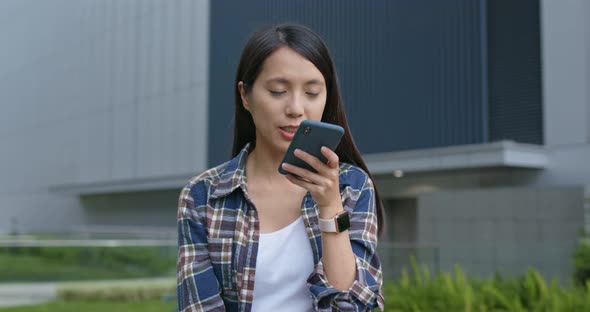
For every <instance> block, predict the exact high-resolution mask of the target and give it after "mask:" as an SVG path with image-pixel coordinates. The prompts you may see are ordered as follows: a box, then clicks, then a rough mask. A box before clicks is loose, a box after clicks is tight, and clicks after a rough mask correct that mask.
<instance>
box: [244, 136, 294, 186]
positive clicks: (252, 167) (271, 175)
mask: <svg viewBox="0 0 590 312" xmlns="http://www.w3.org/2000/svg"><path fill="white" fill-rule="evenodd" d="M261 143H262V142H261V141H257V143H256V147H255V148H254V150H253V151H252V152H251V153H250V154H249V155H248V161H247V162H246V172H247V175H248V178H249V180H253V179H255V180H256V181H259V182H263V183H284V182H288V180H287V179H286V178H285V177H284V176H283V175H282V174H280V173H279V164H280V163H281V160H282V159H283V154H282V153H281V152H279V151H277V150H276V149H274V148H270V147H269V146H266V145H264V144H261Z"/></svg>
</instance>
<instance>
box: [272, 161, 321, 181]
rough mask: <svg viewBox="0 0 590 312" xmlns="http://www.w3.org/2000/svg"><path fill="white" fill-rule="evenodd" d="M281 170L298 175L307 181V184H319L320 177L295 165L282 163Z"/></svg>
mask: <svg viewBox="0 0 590 312" xmlns="http://www.w3.org/2000/svg"><path fill="white" fill-rule="evenodd" d="M282 166H283V169H285V170H287V171H288V172H290V173H292V174H295V175H298V176H299V177H301V178H303V179H305V180H307V181H308V182H309V183H313V184H318V183H320V182H321V176H320V175H318V174H316V173H313V172H311V171H309V170H307V169H304V168H301V167H297V166H295V165H291V164H288V163H283V165H282Z"/></svg>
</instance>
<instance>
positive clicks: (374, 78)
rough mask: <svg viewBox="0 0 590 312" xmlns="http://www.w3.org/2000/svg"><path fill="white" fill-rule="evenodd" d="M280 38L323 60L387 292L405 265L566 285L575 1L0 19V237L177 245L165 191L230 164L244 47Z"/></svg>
mask: <svg viewBox="0 0 590 312" xmlns="http://www.w3.org/2000/svg"><path fill="white" fill-rule="evenodd" d="M283 21H293V22H300V23H304V24H306V25H309V26H310V27H312V28H313V29H315V30H317V31H318V32H319V33H320V34H321V35H322V36H323V37H324V38H325V39H326V41H327V42H328V45H329V46H330V48H331V49H332V53H333V56H334V58H335V61H336V65H337V68H338V70H339V75H340V80H341V83H342V89H343V92H344V99H345V102H346V105H347V113H348V116H349V119H350V124H351V128H352V131H353V134H354V135H355V139H356V141H357V143H358V144H359V148H360V149H361V151H362V152H363V154H364V156H365V159H366V160H367V162H368V165H369V168H370V169H371V171H372V173H373V174H374V175H375V176H376V179H377V182H378V187H379V189H380V191H381V194H382V196H383V198H384V201H385V204H386V213H387V219H388V227H387V229H386V236H385V237H384V238H383V240H382V243H381V246H382V260H383V262H384V264H386V268H387V270H389V271H388V272H386V273H388V274H391V275H395V272H394V271H396V270H397V269H399V267H400V266H401V265H402V264H404V263H405V257H406V256H407V254H409V253H410V252H416V253H417V254H418V257H419V258H420V259H421V260H423V261H425V262H427V263H429V264H431V265H433V266H434V267H435V268H436V269H440V270H449V269H451V268H452V266H453V265H454V264H455V263H458V264H461V265H462V267H463V268H464V269H465V270H466V271H467V272H469V273H472V274H479V275H489V274H491V273H493V272H495V271H499V272H514V273H516V272H522V271H523V270H526V268H527V267H528V266H534V267H537V268H538V269H539V270H540V271H541V272H543V273H544V274H546V275H547V276H553V275H557V276H561V277H565V276H567V275H568V274H569V272H570V270H571V253H572V251H573V248H574V245H575V242H576V238H577V235H578V231H579V230H580V229H582V228H583V227H584V220H588V215H589V214H590V213H589V211H588V210H589V209H590V208H588V198H590V191H589V190H590V188H589V187H588V186H589V185H590V165H588V163H587V161H588V159H590V91H588V87H587V86H588V85H590V33H589V29H590V3H589V2H587V1H585V0H567V1H552V0H539V1H533V0H527V1H518V2H516V3H515V2H514V1H470V0H457V1H448V2H440V1H422V2H412V3H409V2H407V1H375V2H372V3H371V5H367V4H363V3H361V2H358V1H322V2H321V3H316V2H312V1H303V2H302V3H298V4H291V3H289V2H277V1H254V2H249V3H248V4H238V3H236V2H233V1H228V0H219V1H211V2H209V1H205V0H203V1H191V0H179V1H174V2H167V1H159V0H134V1H115V0H111V1H106V0H105V1H90V0H83V1H80V0H77V1H73V0H69V1H68V0H54V1H51V2H48V3H45V2H32V1H20V0H8V1H2V2H1V3H0V43H1V44H2V49H0V103H1V104H0V105H1V107H2V110H1V114H0V138H1V145H0V146H2V151H1V153H0V155H1V156H0V157H1V158H0V173H1V174H0V233H10V232H18V233H29V232H70V231H77V230H80V229H89V228H95V229H99V228H103V229H104V228H107V229H109V230H117V229H119V230H121V231H123V230H125V229H127V230H133V229H137V230H144V231H159V230H162V231H170V232H173V231H174V227H175V216H176V203H177V196H178V192H179V190H180V188H181V187H182V186H183V185H184V183H185V182H186V181H187V180H188V179H189V178H190V177H192V176H194V175H196V174H198V173H199V172H201V171H203V170H205V169H206V168H208V167H210V166H213V165H215V164H218V163H220V162H223V161H225V160H227V159H229V156H230V155H229V153H230V148H231V131H232V120H231V117H228V116H231V112H232V109H233V100H232V96H233V93H232V88H233V79H234V74H235V68H236V66H237V62H238V58H239V53H240V50H241V47H242V45H243V44H244V41H245V40H246V38H247V35H248V34H249V33H250V32H251V31H253V30H254V29H256V28H257V27H259V26H260V25H263V24H269V23H277V22H283ZM585 203H586V204H585ZM584 205H586V207H585V206H584ZM584 209H586V210H584ZM586 223H588V222H586Z"/></svg>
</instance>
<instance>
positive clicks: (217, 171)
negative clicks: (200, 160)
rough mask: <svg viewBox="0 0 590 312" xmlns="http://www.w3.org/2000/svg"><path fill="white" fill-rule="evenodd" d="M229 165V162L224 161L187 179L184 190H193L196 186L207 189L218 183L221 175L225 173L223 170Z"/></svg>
mask: <svg viewBox="0 0 590 312" xmlns="http://www.w3.org/2000/svg"><path fill="white" fill-rule="evenodd" d="M229 163H230V161H226V162H224V163H222V164H220V165H218V166H215V167H212V168H209V169H207V170H205V171H203V172H201V173H199V174H197V175H195V176H193V177H192V178H190V179H189V181H188V183H187V184H186V185H185V189H193V188H194V187H196V186H199V185H201V186H203V187H205V188H207V187H208V186H210V185H214V184H217V182H218V181H219V179H220V177H221V174H222V173H223V172H224V171H225V168H226V167H227V165H228V164H229Z"/></svg>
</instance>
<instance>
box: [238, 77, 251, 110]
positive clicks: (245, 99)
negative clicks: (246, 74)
mask: <svg viewBox="0 0 590 312" xmlns="http://www.w3.org/2000/svg"><path fill="white" fill-rule="evenodd" d="M238 91H239V92H240V97H241V98H242V105H243V106H244V109H246V110H247V111H250V103H249V102H248V94H247V93H246V88H244V82H243V81H240V82H238Z"/></svg>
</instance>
